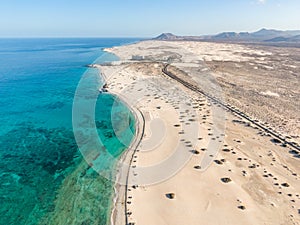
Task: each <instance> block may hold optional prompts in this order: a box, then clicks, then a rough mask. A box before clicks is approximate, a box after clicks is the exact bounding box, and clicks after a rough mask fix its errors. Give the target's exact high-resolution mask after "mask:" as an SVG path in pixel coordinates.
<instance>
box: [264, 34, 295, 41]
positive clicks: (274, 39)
mask: <svg viewBox="0 0 300 225" xmlns="http://www.w3.org/2000/svg"><path fill="white" fill-rule="evenodd" d="M265 42H300V35H296V36H292V37H276V38H272V39H268V40H265Z"/></svg>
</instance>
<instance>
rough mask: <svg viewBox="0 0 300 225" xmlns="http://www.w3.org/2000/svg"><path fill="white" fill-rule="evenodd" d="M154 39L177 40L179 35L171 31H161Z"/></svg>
mask: <svg viewBox="0 0 300 225" xmlns="http://www.w3.org/2000/svg"><path fill="white" fill-rule="evenodd" d="M154 39H155V40H169V41H170V40H178V39H180V37H179V36H176V35H174V34H171V33H162V34H161V35H159V36H158V37H156V38H154Z"/></svg>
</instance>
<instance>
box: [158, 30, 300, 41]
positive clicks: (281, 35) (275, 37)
mask: <svg viewBox="0 0 300 225" xmlns="http://www.w3.org/2000/svg"><path fill="white" fill-rule="evenodd" d="M154 40H165V41H178V40H185V41H191V40H194V41H200V40H204V41H224V42H300V30H289V31H281V30H273V29H265V28H263V29H261V30H259V31H256V32H252V33H249V32H240V33H236V32H223V33H220V34H217V35H205V36H177V35H174V34H172V33H163V34H161V35H159V36H158V37H156V38H154Z"/></svg>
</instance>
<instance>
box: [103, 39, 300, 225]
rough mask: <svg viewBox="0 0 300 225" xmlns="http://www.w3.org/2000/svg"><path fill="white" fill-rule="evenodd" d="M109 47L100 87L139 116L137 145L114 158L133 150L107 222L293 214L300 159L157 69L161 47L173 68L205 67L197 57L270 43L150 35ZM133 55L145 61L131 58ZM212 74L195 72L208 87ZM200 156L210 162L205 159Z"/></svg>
mask: <svg viewBox="0 0 300 225" xmlns="http://www.w3.org/2000/svg"><path fill="white" fill-rule="evenodd" d="M233 49H234V50H233ZM108 51H110V52H112V53H114V54H116V55H117V56H119V57H120V59H121V63H116V64H115V65H111V66H101V71H102V72H103V73H104V74H105V75H106V77H107V85H108V90H109V91H110V92H113V93H115V94H119V95H120V96H124V100H125V101H126V102H127V104H129V105H131V106H132V107H133V108H135V109H138V110H139V111H140V112H141V113H142V116H143V117H144V119H145V124H144V126H145V132H144V134H143V137H142V139H141V143H140V144H139V145H138V147H137V151H136V152H135V153H134V154H133V155H132V154H128V158H127V159H123V160H124V162H126V163H129V161H130V160H129V158H131V157H132V159H133V160H132V163H131V164H130V170H129V180H128V182H129V183H128V187H127V190H125V186H124V185H118V187H117V194H118V195H117V199H116V208H115V209H114V215H113V221H112V223H113V224H125V218H126V217H127V220H128V221H127V222H128V224H135V225H139V224H141V225H153V224H155V225H159V224H161V225H165V224H172V225H176V224H178V225H179V224H188V225H193V224H197V225H198V224H205V225H208V224H212V225H215V224H230V225H233V224H249V225H250V224H251V225H252V224H259V225H260V224H262V225H263V224H268V225H273V224H300V217H299V210H300V196H299V194H300V191H299V190H300V182H299V179H300V175H299V174H300V166H299V165H300V164H299V158H297V157H295V155H293V154H290V153H289V151H290V150H292V149H290V148H289V147H282V146H281V145H280V144H276V143H273V142H271V139H272V136H269V135H268V134H265V133H263V132H260V130H259V129H258V128H257V127H255V125H253V124H251V123H249V122H248V121H246V120H245V119H243V118H240V117H238V116H236V115H234V114H232V113H230V112H225V110H222V109H221V108H219V107H217V106H215V105H214V104H212V103H211V102H209V101H208V99H207V98H206V97H205V96H203V95H201V94H198V93H195V92H193V91H191V90H189V89H187V88H186V87H184V86H183V85H181V84H180V83H178V82H176V81H175V80H172V79H170V78H167V77H166V76H165V75H163V73H162V72H161V71H162V68H163V64H162V62H164V61H166V60H168V57H170V56H171V57H172V60H173V61H172V65H174V66H176V67H177V68H181V69H184V68H190V71H193V70H192V69H191V68H193V67H194V68H198V70H199V71H200V70H201V71H202V72H203V71H206V70H209V69H207V68H206V67H204V66H203V62H206V61H211V60H217V61H230V62H232V61H233V62H237V63H238V62H241V61H248V60H250V59H249V57H250V56H244V57H243V56H242V55H244V54H250V55H251V54H255V55H256V56H257V57H259V59H257V60H262V58H263V57H268V56H270V55H272V53H270V52H266V51H263V50H257V49H251V48H249V47H245V46H240V45H234V46H233V45H226V44H214V43H193V42H189V43H186V42H172V43H169V42H159V41H146V42H140V43H137V44H133V45H128V46H123V47H116V48H112V49H109V50H108ZM187 53H190V55H188V54H187ZM135 55H138V56H142V57H143V59H146V61H147V62H145V61H142V62H134V61H132V60H131V59H132V56H135ZM150 61H151V62H150ZM168 62H170V60H169V61H168ZM201 65H202V66H201ZM185 71H189V70H188V69H186V70H185ZM190 75H191V73H190ZM191 76H192V75H191ZM216 76H218V75H216ZM200 79H202V80H200ZM211 80H213V78H211V77H206V78H203V77H196V78H195V81H196V82H199V85H200V84H202V85H203V83H204V82H206V84H207V85H206V87H204V89H205V88H207V89H206V90H207V91H210V90H219V89H218V87H215V86H213V85H212V84H213V83H214V82H213V81H211ZM217 95H218V96H219V97H222V93H217ZM141 122H142V121H140V123H141ZM129 151H131V153H133V152H132V151H133V149H130V150H129ZM203 160H208V161H207V164H209V163H210V162H211V163H210V164H209V165H210V166H209V167H208V168H206V167H205V168H204V167H203V166H204V165H206V164H205V163H203ZM124 168H127V167H124ZM123 173H124V174H123V175H122V176H124V175H125V174H126V171H123ZM224 178H228V179H224ZM120 179H124V178H120ZM125 191H127V199H125V197H124V196H125ZM167 194H171V195H172V198H170V195H169V196H168V195H167ZM125 204H126V207H127V212H126V215H125V212H124V207H125Z"/></svg>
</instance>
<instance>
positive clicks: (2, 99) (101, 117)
mask: <svg viewBox="0 0 300 225" xmlns="http://www.w3.org/2000/svg"><path fill="white" fill-rule="evenodd" d="M135 41H138V40H137V39H100V38H87V39H82V38H81V39H76V38H71V39H70V38H69V39H67V38H66V39H0V224H1V225H2V224H3V225H4V224H5V225H9V224H15V225H20V224H22V225H23V224H107V223H108V221H109V210H110V207H111V200H112V199H111V198H112V193H113V184H112V183H111V182H110V181H108V180H106V179H105V178H102V177H100V176H99V175H98V174H97V173H96V172H94V171H92V170H89V169H88V168H89V167H88V165H86V171H85V172H84V173H83V172H81V173H82V174H81V175H80V176H78V177H79V178H78V179H77V180H76V182H75V181H74V185H73V184H70V182H71V181H70V182H69V181H68V180H67V179H70V180H72V179H74V178H73V177H72V176H75V177H76V174H75V173H76V169H78V165H79V164H80V163H81V164H82V161H83V159H82V156H81V154H80V151H79V150H78V147H77V145H76V142H75V139H74V134H73V130H72V103H73V98H74V93H75V90H76V87H77V84H78V82H79V81H80V79H81V77H82V76H83V75H84V74H87V73H88V74H89V76H92V77H93V79H94V80H95V82H96V83H97V82H98V83H99V84H100V82H101V81H100V79H99V76H98V73H99V71H98V70H97V69H93V68H87V67H86V65H87V64H91V63H95V62H96V63H102V62H109V61H114V60H117V58H116V57H115V56H114V55H111V54H108V53H105V52H103V51H102V49H103V48H106V47H112V46H118V45H123V44H127V43H131V42H135ZM91 85H94V86H95V84H91ZM96 86H97V85H96ZM96 86H95V87H96ZM114 101H115V99H114V97H113V96H111V95H109V94H105V95H100V96H99V98H98V100H97V108H96V118H95V119H96V121H95V122H96V124H98V125H99V126H98V125H97V129H98V133H99V136H101V137H102V138H104V139H105V140H104V141H103V142H104V144H106V145H107V149H108V151H111V152H112V153H114V154H115V155H116V156H118V155H120V154H121V153H122V151H123V150H124V149H125V147H124V146H123V145H122V143H120V142H118V141H117V140H116V139H115V136H114V133H113V130H112V127H111V123H110V120H111V113H110V109H111V107H112V104H113V102H114ZM119 107H120V111H123V112H126V113H128V114H130V111H129V110H128V109H127V108H126V106H125V105H124V104H122V103H120V104H119ZM131 126H132V128H133V127H134V124H132V125H131ZM133 129H134V128H133ZM107 133H109V134H110V135H108V136H107V135H105V134H107ZM126 135H127V136H128V138H129V139H130V138H132V136H130V135H128V134H126ZM112 143H113V144H112ZM74 174H75V175H74ZM95 181H96V182H98V183H100V185H99V186H97V185H98V184H95ZM80 182H82V185H85V186H88V185H89V182H90V185H91V187H92V186H93V187H100V188H99V190H98V189H97V188H96V190H94V189H95V188H94V189H93V192H92V191H91V190H90V189H88V188H86V189H84V188H81V187H80V184H78V183H80ZM68 185H69V186H68ZM76 185H78V186H79V187H77V186H76ZM74 187H76V188H77V189H80V193H81V194H82V196H85V197H84V199H86V200H87V202H88V203H84V202H85V201H80V202H82V203H80V204H82V205H80V204H79V203H76V204H75V203H74V202H71V201H74V199H75V197H74V196H72V194H73V191H74V190H72V188H74ZM64 188H65V189H64ZM67 188H70V190H68V189H67ZM84 191H86V193H85V192H84ZM59 193H60V195H59ZM62 193H70V196H69V194H68V196H66V194H62ZM74 194H76V193H74ZM62 196H65V199H63V200H62ZM78 204H79V205H78ZM84 204H86V205H84ZM59 211H61V214H62V215H59ZM81 214H82V215H81Z"/></svg>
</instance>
